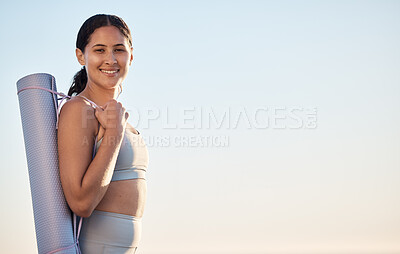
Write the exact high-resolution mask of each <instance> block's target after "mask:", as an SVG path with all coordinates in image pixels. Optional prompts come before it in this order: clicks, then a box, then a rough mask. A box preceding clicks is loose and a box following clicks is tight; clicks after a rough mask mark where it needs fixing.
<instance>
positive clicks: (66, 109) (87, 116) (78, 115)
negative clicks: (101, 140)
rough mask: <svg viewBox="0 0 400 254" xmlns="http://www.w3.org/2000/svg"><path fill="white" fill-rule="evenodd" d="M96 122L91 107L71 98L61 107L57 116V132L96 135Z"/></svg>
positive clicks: (79, 99)
mask: <svg viewBox="0 0 400 254" xmlns="http://www.w3.org/2000/svg"><path fill="white" fill-rule="evenodd" d="M97 126H98V122H97V119H96V117H95V115H94V109H93V107H92V106H91V105H90V104H89V103H88V102H86V101H85V100H82V99H81V98H77V97H72V98H71V99H70V100H68V101H67V102H66V103H64V105H63V106H62V108H61V110H60V115H59V130H65V131H66V132H69V131H74V132H76V131H78V130H77V129H81V130H80V131H79V132H81V133H85V134H89V133H94V134H95V133H97V131H98V130H97Z"/></svg>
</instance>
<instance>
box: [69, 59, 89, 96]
mask: <svg viewBox="0 0 400 254" xmlns="http://www.w3.org/2000/svg"><path fill="white" fill-rule="evenodd" d="M86 83H87V73H86V68H85V66H83V67H82V69H81V70H80V71H78V72H77V73H76V74H75V76H74V80H73V81H72V85H71V87H70V89H69V91H68V95H69V96H72V94H74V93H76V94H79V93H81V92H82V91H83V89H85V87H86Z"/></svg>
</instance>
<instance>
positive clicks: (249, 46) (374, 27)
mask: <svg viewBox="0 0 400 254" xmlns="http://www.w3.org/2000/svg"><path fill="white" fill-rule="evenodd" d="M0 9H1V10H2V15H1V16H0V24H1V33H0V43H1V44H0V45H1V49H2V54H1V57H2V58H1V59H2V64H1V66H2V68H1V69H0V75H1V77H2V83H3V98H2V100H0V108H1V114H2V119H3V120H2V124H1V125H0V129H1V132H2V133H3V134H4V135H3V142H2V144H3V145H2V146H0V149H1V150H0V156H1V160H2V161H3V167H2V170H1V171H0V186H1V187H0V188H1V189H0V198H1V204H2V208H1V209H0V226H1V231H0V243H1V246H2V247H1V249H2V251H5V253H36V252H37V251H36V245H35V244H36V243H35V232H34V225H33V213H32V204H31V197H30V189H29V178H28V173H27V165H26V156H25V148H24V143H23V142H24V141H23V136H22V126H21V119H20V112H19V105H18V98H17V95H16V86H15V83H16V81H17V80H18V79H19V78H21V77H23V76H25V75H28V74H31V73H35V72H46V73H50V74H52V75H54V76H55V77H56V80H57V86H58V90H59V91H63V92H67V91H68V88H69V86H70V82H71V79H72V77H73V75H74V73H75V72H76V71H78V70H79V68H80V66H79V64H78V63H77V61H76V59H75V55H74V50H75V40H76V34H77V32H78V30H79V27H80V26H81V24H82V23H83V22H84V20H85V19H87V18H88V17H90V16H91V15H93V14H96V13H110V14H117V15H119V16H121V17H122V18H123V19H124V20H125V21H126V23H127V24H128V25H129V26H130V28H131V30H132V32H133V42H134V48H135V52H134V57H135V60H134V63H133V67H132V69H131V72H130V74H129V76H128V78H127V80H126V81H125V83H124V92H123V94H122V95H121V97H120V99H121V101H122V103H123V104H124V105H125V106H126V107H127V108H128V109H129V110H131V113H132V114H131V118H132V122H133V123H135V121H136V122H137V123H138V124H137V125H136V127H137V129H138V130H139V131H141V133H142V134H143V135H144V136H145V138H146V139H147V141H148V142H149V153H150V165H149V171H148V188H149V192H148V202H147V206H146V211H145V217H144V219H143V223H144V228H143V239H142V245H141V247H140V251H139V254H158V253H171V254H172V253H174V254H176V253H182V254H191V253H210V254H211V253H212V254H217V253H218V254H219V253H221V254H222V253H232V254H235V253H236V254H250V253H254V254H256V253H257V254H261V253H399V252H400V243H399V240H398V239H399V238H400V217H399V214H400V203H399V202H398V200H399V196H400V187H399V186H400V156H399V153H400V132H399V129H400V75H399V69H400V61H399V59H400V50H399V46H398V45H400V2H399V1H261V0H260V1H254V0H249V1H243V0H242V1H222V0H217V1H215V0H214V1H175V0H172V1H112V2H110V1H93V2H84V1H64V2H62V3H60V1H32V2H28V1H25V2H24V1H8V2H2V3H1V4H0ZM294 108H297V111H296V110H294ZM227 109H229V112H230V116H229V117H227V118H226V119H225V120H226V121H225V122H223V125H222V126H221V127H220V128H217V126H216V125H215V124H212V123H211V124H210V125H211V127H210V128H206V125H204V123H206V119H204V118H200V117H205V118H207V117H208V116H209V115H210V114H209V113H204V112H210V110H213V112H214V113H215V115H216V117H217V119H223V115H224V113H225V112H226V111H227ZM276 109H278V110H277V111H275V110H276ZM279 109H280V110H279ZM183 110H187V111H186V112H187V113H185V114H186V117H188V118H189V119H188V120H183V118H185V116H184V115H183V114H184V113H182V112H183ZM293 110H294V111H293ZM313 110H316V111H313ZM146 112H148V113H146ZM201 112H203V114H202V113H201ZM243 112H245V113H243ZM257 112H258V113H257ZM293 112H294V113H293ZM310 112H311V113H310ZM315 112H316V113H315ZM152 114H153V116H157V117H156V119H155V120H150V124H149V126H147V125H146V123H147V121H146V118H152ZM244 114H247V117H245V115H244ZM293 114H294V115H295V116H297V118H296V119H297V120H295V119H293V116H294V115H293ZM190 116H192V117H193V120H190ZM279 116H280V117H286V119H283V120H282V119H277V120H276V121H277V122H276V124H274V120H273V119H274V117H279ZM309 116H311V120H310V119H309V118H307V117H309ZM312 117H316V121H314V120H315V119H314V120H312V119H313V118H312ZM238 118H239V120H238V122H239V123H238V125H237V126H236V127H232V126H234V124H231V125H229V126H228V122H227V121H228V120H229V121H231V122H233V123H235V122H236V120H237V119H238ZM267 120H268V126H267V125H266V121H267ZM299 121H301V122H302V125H299V126H300V127H299V128H294V127H293V126H296V125H297V124H298V123H299ZM257 123H258V124H259V125H261V126H262V125H264V127H261V128H257V127H256V124H257ZM307 123H308V124H311V127H310V126H309V127H307V126H306V124H307ZM313 123H315V124H316V125H313ZM171 124H172V125H173V124H176V128H169V126H170V125H171ZM188 126H189V127H188ZM193 126H194V128H191V127H193ZM185 127H188V128H185ZM279 127H286V128H279ZM205 136H211V137H225V138H227V139H228V140H229V142H228V144H227V145H226V146H224V147H199V146H192V147H188V148H183V147H180V146H179V145H180V144H182V143H181V142H175V141H176V140H178V141H182V140H183V139H189V138H190V137H193V138H200V137H205ZM157 138H159V139H161V140H164V141H160V142H161V143H160V142H158V143H157V141H155V140H157ZM166 140H169V141H170V143H169V144H166V143H165V141H166ZM162 144H163V145H164V146H162Z"/></svg>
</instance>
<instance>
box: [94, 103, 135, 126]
mask: <svg viewBox="0 0 400 254" xmlns="http://www.w3.org/2000/svg"><path fill="white" fill-rule="evenodd" d="M95 116H96V118H97V120H98V121H99V123H100V124H101V126H103V128H104V129H105V130H106V131H115V132H116V133H122V132H123V131H124V130H125V128H126V123H127V120H128V117H129V113H128V112H126V109H125V108H124V107H123V106H122V104H121V102H117V101H116V100H114V99H112V100H109V101H108V102H107V103H106V104H105V105H104V106H102V107H101V108H96V110H95Z"/></svg>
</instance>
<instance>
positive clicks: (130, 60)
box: [129, 47, 133, 66]
mask: <svg viewBox="0 0 400 254" xmlns="http://www.w3.org/2000/svg"><path fill="white" fill-rule="evenodd" d="M132 61H133V47H131V59H129V66H131V64H132Z"/></svg>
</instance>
